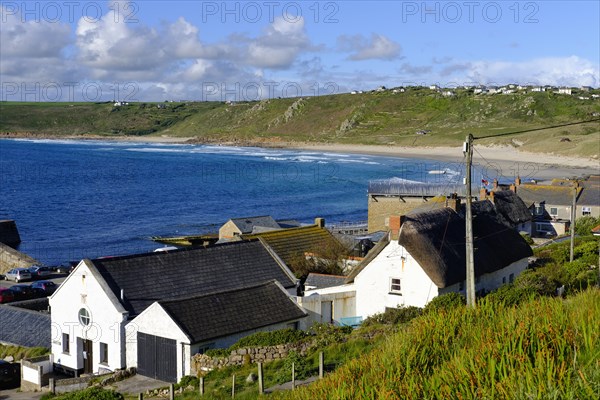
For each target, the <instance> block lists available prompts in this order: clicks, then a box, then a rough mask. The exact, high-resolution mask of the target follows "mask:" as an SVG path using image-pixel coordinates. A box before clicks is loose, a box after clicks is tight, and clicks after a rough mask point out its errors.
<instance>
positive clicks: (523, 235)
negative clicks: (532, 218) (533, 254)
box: [521, 233, 535, 246]
mask: <svg viewBox="0 0 600 400" xmlns="http://www.w3.org/2000/svg"><path fill="white" fill-rule="evenodd" d="M521 237H522V238H523V239H525V241H526V242H527V244H528V245H530V246H531V245H532V244H534V243H535V242H534V241H533V239H532V238H531V236H529V235H528V234H526V233H521Z"/></svg>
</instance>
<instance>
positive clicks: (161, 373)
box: [137, 332, 177, 382]
mask: <svg viewBox="0 0 600 400" xmlns="http://www.w3.org/2000/svg"><path fill="white" fill-rule="evenodd" d="M137 354H138V367H137V372H138V374H140V375H144V376H147V377H150V378H154V379H159V380H161V381H166V382H177V343H176V342H175V340H173V339H167V338H164V337H160V336H154V335H148V334H147V333H142V332H138V333H137Z"/></svg>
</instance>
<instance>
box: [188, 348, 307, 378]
mask: <svg viewBox="0 0 600 400" xmlns="http://www.w3.org/2000/svg"><path fill="white" fill-rule="evenodd" d="M313 345H314V343H312V342H310V343H292V344H281V345H277V346H265V347H249V348H243V349H237V350H232V351H231V354H230V355H229V356H227V357H210V356H207V355H206V354H196V355H194V356H192V375H197V374H198V373H199V372H206V371H211V370H213V369H220V368H224V367H229V366H232V365H235V366H239V365H245V364H253V363H257V362H262V363H268V362H270V361H274V360H280V359H282V358H286V357H287V356H288V354H289V353H290V352H291V351H295V352H296V353H298V354H300V355H301V356H305V355H306V352H307V351H308V350H309V349H310V348H311V347H312V346H313Z"/></svg>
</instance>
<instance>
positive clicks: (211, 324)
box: [159, 281, 307, 343]
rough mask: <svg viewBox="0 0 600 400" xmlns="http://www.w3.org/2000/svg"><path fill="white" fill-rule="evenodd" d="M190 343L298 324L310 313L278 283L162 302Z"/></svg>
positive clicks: (271, 282)
mask: <svg viewBox="0 0 600 400" xmlns="http://www.w3.org/2000/svg"><path fill="white" fill-rule="evenodd" d="M159 304H160V305H161V306H162V308H163V309H164V310H165V311H166V312H167V313H168V314H169V315H170V316H171V318H173V320H174V321H175V323H177V325H178V326H179V327H180V328H181V329H182V330H183V331H184V332H185V334H186V335H187V336H188V337H189V338H190V340H191V343H199V342H203V341H206V340H211V339H216V338H219V337H223V336H229V335H232V334H236V333H241V332H246V331H250V330H253V329H258V328H262V327H266V326H269V325H274V324H279V323H285V322H289V321H295V320H298V319H300V318H304V317H305V316H306V315H307V314H306V313H305V312H304V311H303V310H302V309H301V308H300V306H298V304H296V302H295V301H293V300H292V299H291V298H290V297H289V295H288V294H287V293H286V292H285V290H284V289H283V288H282V287H281V285H279V284H278V283H277V282H276V281H270V282H265V283H262V284H260V285H255V286H250V287H244V288H239V289H234V290H231V291H226V292H218V293H212V294H207V295H204V296H198V297H192V298H186V299H177V300H163V301H159Z"/></svg>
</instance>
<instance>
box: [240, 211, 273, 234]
mask: <svg viewBox="0 0 600 400" xmlns="http://www.w3.org/2000/svg"><path fill="white" fill-rule="evenodd" d="M230 221H231V222H233V223H234V224H235V226H237V227H238V229H239V230H240V232H242V233H251V232H252V230H253V229H254V227H262V228H272V229H281V226H279V224H278V223H277V221H275V220H274V219H273V217H271V216H270V215H264V216H260V217H247V218H232V219H231V220H230Z"/></svg>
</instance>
